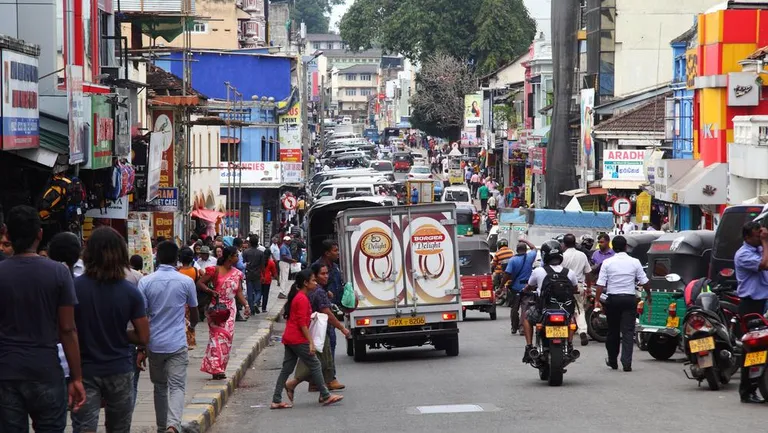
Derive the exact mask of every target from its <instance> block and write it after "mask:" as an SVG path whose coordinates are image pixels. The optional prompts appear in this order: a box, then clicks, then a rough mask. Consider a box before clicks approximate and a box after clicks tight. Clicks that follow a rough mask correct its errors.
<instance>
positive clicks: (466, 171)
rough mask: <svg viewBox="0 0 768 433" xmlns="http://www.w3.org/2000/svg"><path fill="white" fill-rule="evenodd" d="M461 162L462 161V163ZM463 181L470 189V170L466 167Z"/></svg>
mask: <svg viewBox="0 0 768 433" xmlns="http://www.w3.org/2000/svg"><path fill="white" fill-rule="evenodd" d="M462 162H463V161H462ZM464 181H465V182H466V183H467V187H468V188H469V189H470V190H471V189H472V168H471V167H469V165H467V167H466V168H465V170H464Z"/></svg>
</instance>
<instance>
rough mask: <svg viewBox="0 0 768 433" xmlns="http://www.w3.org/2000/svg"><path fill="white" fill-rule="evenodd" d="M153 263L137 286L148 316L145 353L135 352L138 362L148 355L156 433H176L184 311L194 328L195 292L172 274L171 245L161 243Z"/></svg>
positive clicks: (174, 254)
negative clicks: (153, 265)
mask: <svg viewBox="0 0 768 433" xmlns="http://www.w3.org/2000/svg"><path fill="white" fill-rule="evenodd" d="M157 261H158V263H159V265H160V266H159V267H158V269H157V271H156V272H154V273H153V274H150V275H147V276H146V277H144V278H142V279H141V281H140V282H139V291H140V292H141V293H142V294H143V295H144V300H145V302H146V305H147V311H148V312H149V344H148V345H147V349H148V350H147V353H144V351H140V352H139V361H140V362H143V360H144V358H145V357H146V356H147V355H148V357H149V377H150V379H151V380H152V384H153V385H154V400H155V420H156V423H157V429H158V432H163V431H165V432H173V433H179V432H181V417H182V414H183V412H184V398H185V393H186V385H187V366H188V365H189V354H188V353H187V352H188V350H189V349H188V348H187V335H186V330H187V325H186V320H185V308H184V307H185V306H188V307H189V321H190V325H189V326H191V327H192V328H194V327H195V325H197V322H198V321H199V318H200V316H199V315H198V310H197V308H195V307H197V291H196V289H195V283H194V282H193V281H192V280H191V279H190V278H189V277H187V276H186V275H183V274H181V273H179V272H177V271H176V264H177V263H178V261H179V247H178V246H177V245H176V244H175V243H173V242H170V241H166V242H161V243H160V244H159V245H158V246H157Z"/></svg>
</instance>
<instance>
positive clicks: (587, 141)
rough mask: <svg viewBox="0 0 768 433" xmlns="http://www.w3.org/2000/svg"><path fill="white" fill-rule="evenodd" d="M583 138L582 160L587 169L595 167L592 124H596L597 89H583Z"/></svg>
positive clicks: (581, 147)
mask: <svg viewBox="0 0 768 433" xmlns="http://www.w3.org/2000/svg"><path fill="white" fill-rule="evenodd" d="M580 107H581V139H580V140H579V150H580V152H579V153H580V162H581V166H582V168H584V169H586V170H594V169H595V159H594V152H593V150H594V145H593V143H592V126H593V125H594V117H595V114H594V109H595V89H582V91H581V105H580Z"/></svg>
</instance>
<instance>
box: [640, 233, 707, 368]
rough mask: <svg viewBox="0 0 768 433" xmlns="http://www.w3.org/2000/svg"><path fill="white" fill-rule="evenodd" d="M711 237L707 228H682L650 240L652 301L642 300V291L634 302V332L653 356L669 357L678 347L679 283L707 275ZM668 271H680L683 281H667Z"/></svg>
mask: <svg viewBox="0 0 768 433" xmlns="http://www.w3.org/2000/svg"><path fill="white" fill-rule="evenodd" d="M714 241H715V232H713V231H711V230H686V231H682V232H678V233H665V234H663V235H661V236H659V238H658V239H656V240H655V241H653V243H652V244H651V248H650V249H649V250H648V269H647V275H648V279H649V280H650V291H651V297H652V298H651V301H652V302H651V303H650V304H648V303H647V302H645V294H643V295H642V300H641V302H640V303H638V306H637V311H638V313H639V315H640V323H639V324H638V326H637V329H636V330H635V332H636V334H637V337H638V340H639V342H641V344H642V343H644V344H645V345H646V346H647V349H648V353H650V354H651V356H653V357H654V358H655V359H659V360H666V359H669V358H671V357H672V355H674V354H675V352H676V351H677V349H678V347H680V345H681V341H682V331H683V330H682V325H683V321H682V320H681V319H680V318H681V317H683V316H685V310H686V307H685V299H683V296H682V294H683V293H682V290H681V289H680V287H685V286H686V285H687V284H688V283H689V282H690V281H692V280H695V279H698V278H702V277H706V276H707V272H708V268H709V262H710V258H711V255H712V246H713V245H714ZM671 273H675V274H678V275H680V277H681V279H682V281H683V284H679V283H672V282H670V281H667V279H666V278H665V277H666V276H667V274H671Z"/></svg>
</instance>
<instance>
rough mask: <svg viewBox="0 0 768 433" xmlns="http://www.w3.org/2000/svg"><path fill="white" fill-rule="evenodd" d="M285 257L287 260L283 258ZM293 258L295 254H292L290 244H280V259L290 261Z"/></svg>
mask: <svg viewBox="0 0 768 433" xmlns="http://www.w3.org/2000/svg"><path fill="white" fill-rule="evenodd" d="M283 258H286V260H283ZM292 259H293V256H291V249H290V248H289V247H288V244H285V243H284V244H282V245H280V260H281V261H284V262H290V261H291V260H292Z"/></svg>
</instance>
